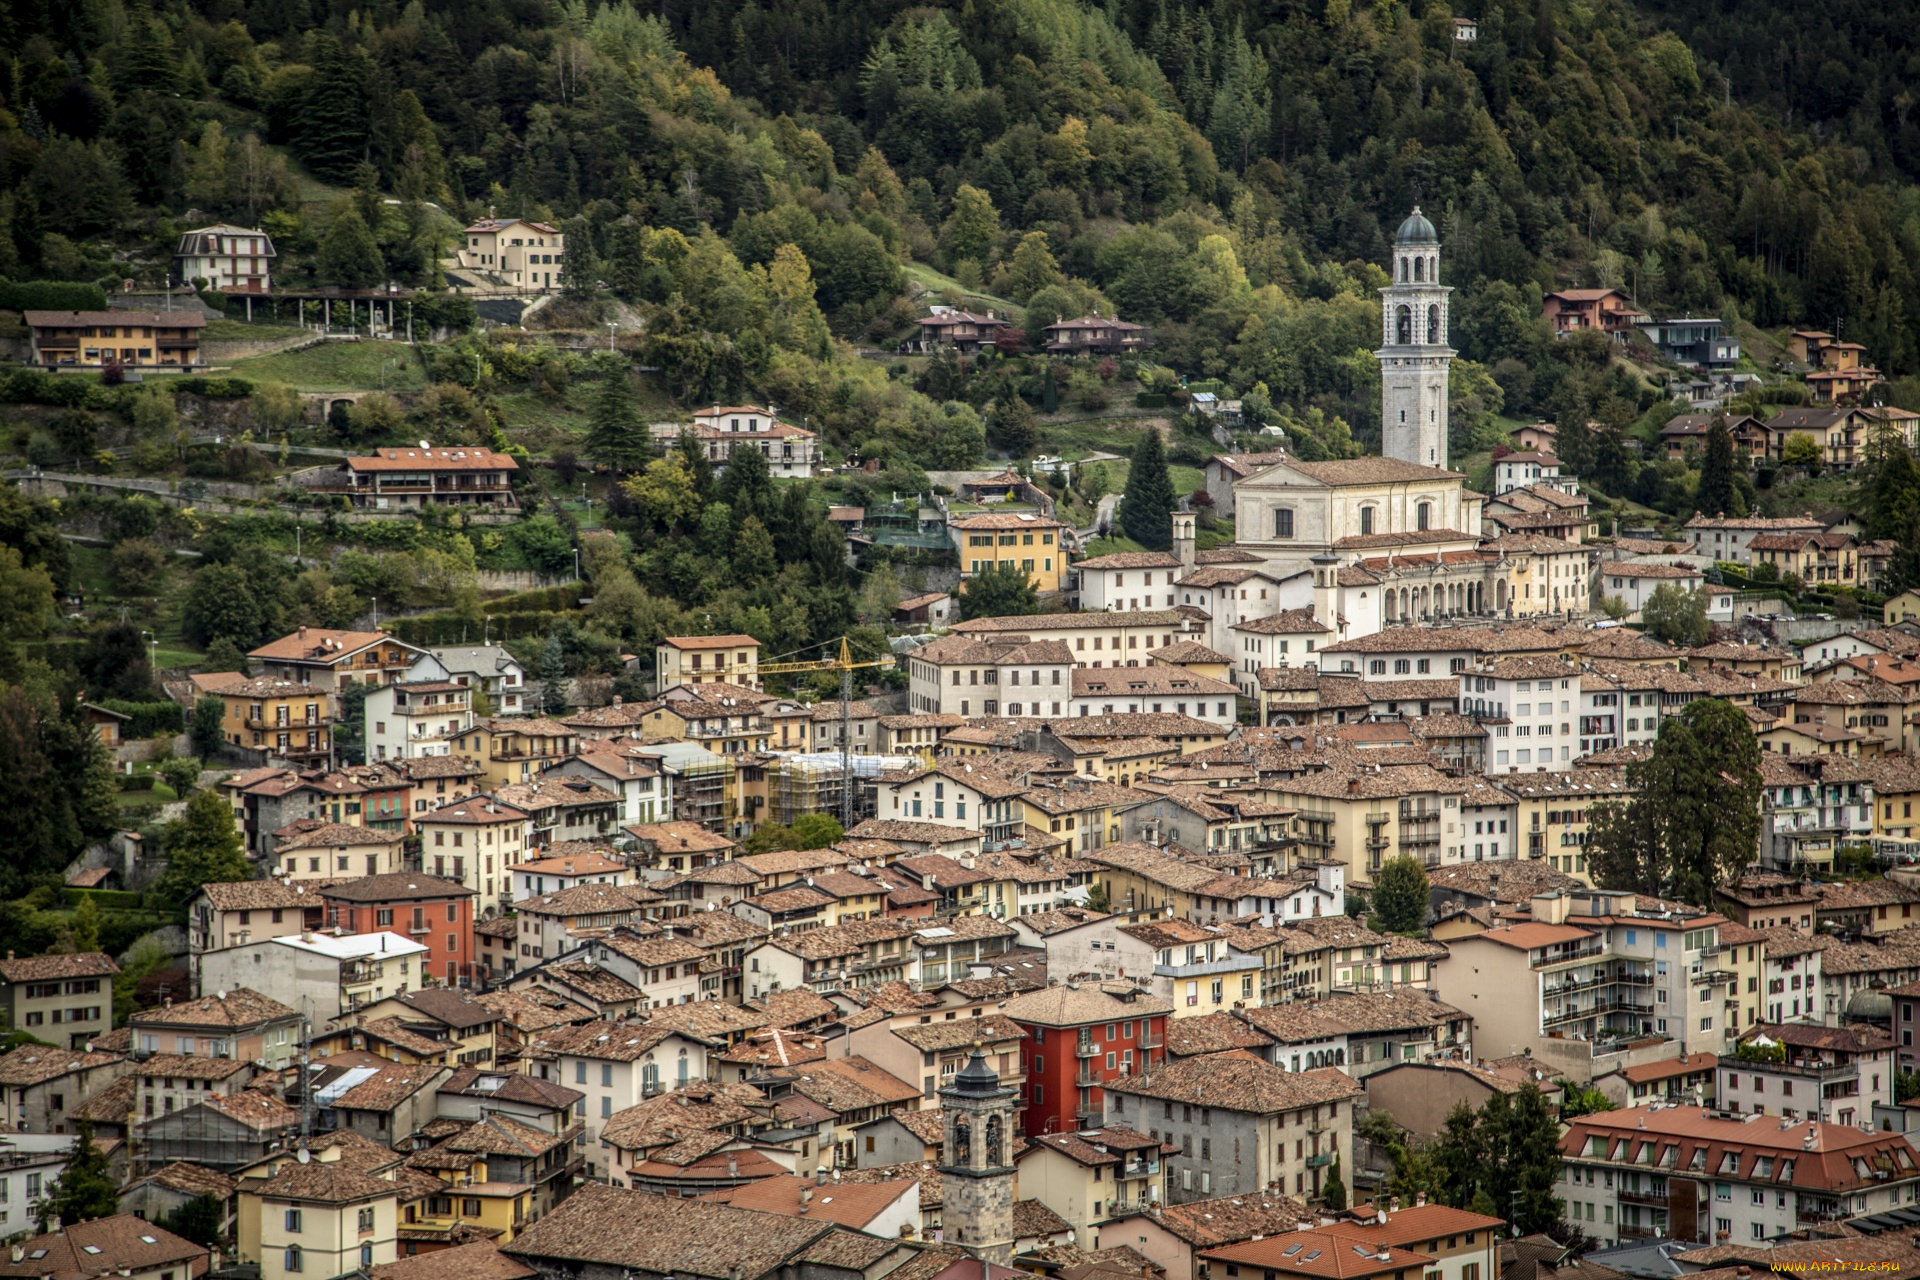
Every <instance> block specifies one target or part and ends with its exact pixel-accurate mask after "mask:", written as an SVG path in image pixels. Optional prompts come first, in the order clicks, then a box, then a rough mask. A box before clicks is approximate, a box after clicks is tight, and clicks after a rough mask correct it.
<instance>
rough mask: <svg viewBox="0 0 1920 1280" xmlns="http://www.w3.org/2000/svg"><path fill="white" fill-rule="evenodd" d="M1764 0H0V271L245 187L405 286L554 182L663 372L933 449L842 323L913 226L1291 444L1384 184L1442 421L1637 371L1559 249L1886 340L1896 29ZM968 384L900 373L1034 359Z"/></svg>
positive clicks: (262, 204)
mask: <svg viewBox="0 0 1920 1280" xmlns="http://www.w3.org/2000/svg"><path fill="white" fill-rule="evenodd" d="M1763 8H1764V12H1762V10H1761V9H1757V8H1756V7H1755V6H1750V5H1749V6H1740V7H1739V8H1738V11H1737V12H1734V11H1728V12H1727V13H1725V14H1723V13H1722V12H1721V10H1720V8H1719V7H1717V6H1709V5H1705V4H1697V5H1696V4H1682V5H1680V6H1677V7H1674V8H1672V9H1671V11H1670V9H1669V7H1667V6H1652V5H1648V6H1645V7H1636V6H1633V5H1630V4H1627V3H1623V2H1620V0H1612V2H1602V3H1596V4H1592V5H1588V6H1576V5H1567V4H1563V3H1561V2H1560V0H1506V2H1505V3H1490V4H1489V5H1488V7H1487V8H1485V9H1484V10H1483V11H1481V12H1478V13H1473V14H1471V15H1470V16H1472V17H1473V18H1475V19H1477V24H1478V38H1477V40H1475V41H1474V42H1472V43H1470V44H1469V43H1462V42H1460V41H1457V40H1456V39H1455V24H1454V22H1453V14H1452V13H1451V12H1450V11H1449V10H1447V9H1445V8H1443V7H1440V6H1438V5H1426V6H1419V5H1415V6H1413V7H1411V8H1409V7H1406V6H1403V5H1400V4H1395V3H1379V4H1373V5H1357V4H1354V3H1353V0H1324V2H1322V0H1315V2H1313V3H1263V4H1255V3H1227V2H1224V0H1222V2H1214V3H1198V4H1167V3H1165V0H1114V3H1112V4H1110V5H1107V6H1105V7H1091V6H1087V5H1083V4H1080V3H1076V2H1075V0H961V2H960V3H957V4H945V5H937V6H915V7H910V8H909V7H904V6H897V5H889V4H881V3H875V2H874V0H703V2H702V3H699V4H691V3H686V2H685V0H662V2H661V3H659V4H643V5H640V6H637V7H636V6H635V5H633V4H631V3H628V0H620V2H619V3H616V4H594V3H590V2H589V0H571V2H554V3H547V2H543V0H462V2H460V3H450V2H430V0H412V2H411V3H407V4H405V5H402V4H399V3H396V2H394V0H387V2H384V3H375V4H371V5H367V6H355V5H349V4H347V3H345V0H335V3H333V4H331V5H328V4H326V3H324V2H323V0H253V2H252V3H248V2H247V0H195V2H193V3H186V2H184V0H161V2H160V3H157V4H153V5H147V4H140V5H129V4H124V3H122V2H121V0H89V2H88V3H84V4H79V5H55V4H52V3H50V2H49V0H34V2H30V3H20V4H15V5H12V6H10V7H8V9H7V10H6V11H5V13H4V14H3V15H0V46H4V47H5V48H6V49H7V50H9V51H11V56H10V57H9V58H8V59H7V60H6V61H5V62H3V63H0V102H3V105H4V111H0V189H4V191H5V193H6V194H5V195H0V275H8V276H13V277H15V278H69V279H94V278H108V279H110V278H115V277H117V276H119V275H120V274H122V273H123V272H137V269H138V267H139V265H140V264H141V263H142V262H146V263H149V264H151V263H155V262H158V261H160V260H161V259H162V258H163V257H164V252H165V246H166V244H167V243H168V237H169V236H170V235H171V233H172V232H173V230H174V228H175V227H177V226H179V225H182V219H183V218H184V217H185V215H186V214H187V213H188V212H189V210H191V211H193V212H194V213H195V214H196V215H198V216H210V215H213V214H220V215H224V216H231V217H239V218H249V219H258V220H264V222H265V224H266V225H267V226H268V227H269V229H270V230H272V231H274V233H275V234H276V237H277V239H278V242H279V243H280V244H281V245H282V247H283V262H282V263H281V266H280V270H281V272H282V274H283V276H285V277H286V278H288V279H294V280H298V279H300V278H301V275H302V273H303V272H304V273H307V274H308V277H309V278H311V279H314V280H319V281H323V282H324V281H327V280H333V281H335V282H341V283H351V282H361V283H366V282H371V281H372V280H374V279H378V278H381V277H391V278H397V279H400V280H402V281H410V282H415V283H431V282H432V281H433V279H434V278H435V272H436V266H435V264H436V260H437V259H438V258H440V257H441V256H442V255H443V254H444V253H445V252H446V251H447V250H448V248H449V237H450V236H451V235H452V234H453V233H454V232H455V231H456V230H457V223H456V221H455V220H456V219H462V220H463V219H467V218H471V217H476V216H482V215H484V213H485V212H486V210H487V209H489V208H494V209H497V210H498V211H500V212H501V213H503V214H504V213H515V214H523V215H533V216H540V217H547V218H551V219H553V220H555V221H558V222H561V223H563V224H565V227H566V229H567V230H568V231H569V232H570V233H572V235H573V236H574V239H573V240H572V242H571V243H572V244H573V245H575V246H581V247H585V246H588V245H591V247H592V250H593V252H592V254H591V255H589V254H587V253H583V252H575V253H574V254H573V262H572V263H571V264H570V271H571V273H572V275H573V276H574V278H575V281H576V284H577V286H578V287H579V288H581V289H585V290H588V291H590V289H591V285H592V283H593V279H598V280H601V281H604V282H605V284H607V285H608V286H610V287H611V289H612V290H613V292H614V293H615V294H616V295H618V296H619V297H621V298H623V299H626V300H628V301H630V302H632V303H634V304H637V305H640V306H642V307H643V308H644V309H645V310H646V314H647V316H648V338H647V343H648V352H649V354H650V355H651V356H652V358H653V362H654V363H656V364H658V365H660V366H661V367H662V368H663V370H664V371H665V373H664V378H665V381H666V385H667V389H668V390H669V391H670V392H671V393H673V394H674V395H676V396H679V397H681V398H682V399H683V400H684V401H687V402H691V401H693V400H698V399H705V398H709V397H724V396H731V395H745V394H749V393H752V394H759V395H766V396H775V397H778V398H779V400H780V403H782V404H785V405H790V406H792V407H793V408H794V409H796V410H797V411H802V412H806V413H809V414H811V415H812V417H813V418H814V419H815V420H816V421H818V422H819V423H820V424H821V425H823V426H824V427H825V429H826V430H827V432H828V433H829V436H830V438H832V439H834V440H835V442H836V443H837V444H839V445H841V446H843V447H857V448H860V449H862V450H863V451H864V452H865V456H880V457H883V458H885V457H891V458H898V459H900V460H903V461H908V462H912V463H916V464H919V465H922V466H926V465H935V464H943V465H954V464H956V463H957V462H960V461H965V460H967V456H968V455H970V454H974V453H977V452H978V445H977V443H975V442H977V441H978V439H979V427H978V424H977V422H969V421H967V420H965V419H959V420H955V419H954V418H953V417H952V415H950V414H948V413H946V412H944V411H942V410H941V409H939V408H938V407H937V405H935V404H933V403H930V402H928V401H926V400H925V399H924V398H922V397H921V396H919V395H917V394H915V393H913V392H912V391H910V390H908V389H906V388H902V387H901V386H899V385H898V384H889V383H887V382H886V380H885V379H883V378H879V377H878V376H877V371H876V370H874V369H872V368H870V367H868V368H862V367H859V366H858V364H857V362H852V361H850V360H848V359H846V358H845V357H844V356H842V355H836V350H837V349H836V348H835V346H834V345H833V342H832V339H833V338H834V337H835V336H837V337H840V338H846V339H852V340H855V341H859V342H863V343H868V344H872V343H887V342H891V341H893V340H896V339H898V338H901V337H904V336H907V335H909V334H910V332H911V320H912V311H911V308H910V305H909V303H908V302H907V300H906V299H905V297H903V291H904V289H905V286H906V284H907V280H908V276H907V274H906V269H908V268H910V267H911V266H912V264H914V263H923V264H927V265H929V266H931V267H935V268H938V269H939V270H940V271H943V272H945V273H947V274H948V275H949V276H950V277H951V278H952V279H954V280H957V281H958V282H959V284H960V285H961V286H962V287H963V288H966V289H970V290H977V291H980V292H981V293H982V294H983V295H985V296H987V297H991V298H998V299H1004V300H1007V301H1009V302H1011V303H1012V304H1013V310H1014V312H1015V315H1016V316H1017V317H1023V318H1024V319H1025V321H1026V332H1027V340H1028V342H1029V343H1032V342H1035V341H1037V338H1038V329H1039V328H1040V326H1042V325H1044V324H1045V323H1047V322H1049V321H1051V320H1052V319H1053V318H1055V317H1056V316H1058V315H1061V314H1074V313H1078V312H1080V311H1084V310H1087V309H1090V308H1093V307H1096V306H1098V307H1104V308H1110V309H1112V310H1114V311H1117V312H1118V313H1119V314H1120V315H1121V316H1123V317H1125V318H1128V319H1132V320H1137V321H1141V322H1144V323H1149V324H1152V325H1154V326H1155V327H1156V331H1157V334H1158V337H1159V355H1158V358H1159V360H1160V361H1161V362H1162V363H1163V364H1164V365H1165V366H1167V367H1168V368H1170V369H1171V370H1173V371H1176V372H1178V373H1180V374H1185V375H1189V376H1215V377H1221V378H1225V379H1228V380H1230V381H1231V383H1232V384H1233V385H1235V386H1237V387H1240V388H1243V389H1251V395H1252V402H1253V403H1254V404H1255V405H1261V404H1265V403H1271V404H1272V405H1273V406H1274V410H1275V413H1276V415H1277V416H1279V417H1281V418H1282V419H1283V420H1285V421H1288V422H1289V423H1290V424H1291V425H1292V427H1293V428H1294V431H1295V434H1296V435H1297V436H1299V437H1300V438H1301V440H1302V447H1303V450H1304V451H1305V452H1308V453H1310V454H1311V453H1314V452H1316V451H1318V450H1320V449H1324V450H1326V451H1330V452H1341V451H1344V450H1346V449H1349V448H1351V447H1352V446H1351V444H1350V443H1349V436H1348V428H1349V425H1350V426H1351V428H1352V429H1353V430H1354V431H1355V432H1358V433H1360V434H1361V435H1362V436H1363V437H1364V436H1366V435H1367V434H1368V433H1370V432H1371V430H1372V428H1373V427H1374V426H1375V423H1374V422H1373V418H1374V416H1375V413H1376V410H1375V408H1374V401H1375V386H1376V381H1375V380H1376V374H1375V371H1374V367H1373V361H1372V359H1371V358H1370V357H1369V356H1367V355H1366V354H1365V352H1366V351H1367V350H1368V349H1369V348H1370V347H1371V346H1372V345H1373V341H1374V326H1375V325H1376V323H1377V322H1376V318H1375V314H1376V313H1375V304H1374V298H1373V293H1372V291H1373V288H1374V287H1375V286H1376V285H1377V284H1379V283H1380V282H1381V281H1382V279H1383V277H1382V276H1381V275H1380V273H1379V270H1378V267H1377V265H1376V264H1377V263H1379V262H1380V261H1382V260H1383V259H1384V257H1385V253H1386V235H1387V232H1388V230H1390V228H1391V227H1392V225H1394V223H1395V222H1396V221H1397V219H1398V218H1399V217H1400V216H1402V215H1403V213H1404V211H1405V209H1406V208H1407V206H1409V205H1410V204H1412V203H1414V202H1415V201H1416V200H1417V201H1418V202H1420V203H1421V204H1422V205H1424V206H1425V207H1426V209H1427V210H1428V212H1429V213H1430V214H1432V215H1434V217H1435V221H1436V222H1437V223H1438V224H1439V226H1440V228H1441V231H1442V234H1443V236H1444V238H1445V272H1446V278H1447V280H1448V282H1449V283H1451V284H1453V285H1455V286H1457V287H1458V288H1459V289H1460V290H1461V292H1460V294H1459V295H1458V296H1457V298H1456V305H1455V320H1454V329H1453V333H1454V340H1455V344H1456V345H1457V346H1458V347H1460V348H1461V350H1462V352H1463V354H1464V356H1465V357H1466V360H1465V361H1463V362H1462V364H1461V365H1459V366H1457V367H1456V370H1455V377H1454V388H1455V397H1456V407H1457V409H1458V410H1459V412H1458V422H1457V426H1456V430H1457V431H1458V432H1459V433H1461V434H1462V435H1463V436H1466V437H1471V436H1472V435H1473V433H1474V432H1475V430H1476V427H1477V426H1478V425H1480V424H1484V423H1485V422H1486V421H1487V420H1488V419H1489V418H1490V416H1491V415H1492V414H1493V413H1494V412H1497V411H1501V410H1504V411H1505V412H1506V413H1508V414H1511V415H1527V414H1541V415H1546V416H1553V417H1557V418H1559V419H1561V420H1562V421H1571V420H1580V421H1584V420H1585V418H1586V417H1589V416H1592V417H1598V418H1599V419H1601V420H1602V421H1609V422H1624V421H1630V420H1631V419H1632V418H1633V417H1634V416H1635V415H1637V414H1638V413H1639V412H1640V411H1642V410H1644V409H1645V408H1646V407H1647V405H1648V403H1650V402H1651V396H1650V394H1649V392H1648V391H1647V389H1646V388H1645V387H1643V386H1639V385H1637V384H1636V382H1635V380H1634V379H1632V378H1629V377H1625V376H1623V375H1622V374H1621V372H1620V371H1619V369H1618V368H1617V367H1616V368H1615V369H1613V370H1611V371H1609V370H1607V369H1606V368H1605V361H1604V360H1603V359H1594V358H1592V353H1584V354H1583V352H1582V351H1581V350H1579V349H1578V348H1576V347H1574V346H1571V345H1569V344H1555V343H1553V342H1552V341H1551V340H1550V338H1549V337H1548V336H1547V335H1546V333H1545V331H1544V329H1543V328H1542V327H1541V326H1540V325H1539V324H1538V323H1537V321H1536V318H1537V316H1538V299H1539V295H1540V293H1541V292H1542V291H1543V290H1545V289H1549V288H1554V287H1560V286H1565V285H1569V284H1596V283H1604V284H1617V285H1620V286H1621V287H1623V288H1626V289H1628V290H1629V291H1630V292H1632V293H1633V294H1634V295H1635V296H1636V297H1637V299H1638V301H1639V302H1640V304H1641V305H1642V307H1643V308H1645V309H1648V310H1659V311H1676V312H1677V311H1692V312H1707V313H1711V314H1721V315H1725V316H1727V317H1728V318H1729V319H1741V320H1745V321H1748V322H1751V323H1753V324H1757V325H1760V326H1772V327H1777V326H1780V325H1783V324H1787V323H1817V324H1819V325H1821V326H1824V327H1831V326H1833V325H1835V324H1842V325H1844V332H1845V335H1846V336H1847V337H1848V338H1849V339H1853V340H1858V341H1861V342H1864V343H1865V344H1866V345H1867V347H1868V348H1869V353H1870V357H1869V358H1870V359H1872V360H1873V361H1874V362H1875V363H1876V364H1877V365H1878V366H1879V367H1880V368H1881V369H1883V370H1885V371H1887V372H1888V373H1889V374H1892V375H1896V376H1898V375H1904V374H1911V373H1913V372H1914V371H1915V368H1916V366H1917V365H1920V315H1916V313H1915V311H1914V307H1915V303H1914V302H1913V293H1914V289H1913V284H1914V282H1913V279H1912V263H1913V262H1914V261H1915V260H1916V258H1917V257H1920V195H1917V194H1916V191H1915V190H1914V188H1913V187H1912V186H1910V185H1908V177H1909V174H1910V171H1911V169H1912V165H1913V163H1914V156H1915V154H1916V150H1915V146H1914V143H1913V141H1912V139H1913V137H1914V130H1915V128H1916V127H1920V126H1916V125H1909V124H1908V123H1907V116H1908V103H1907V99H1908V97H1909V96H1910V95H1909V94H1907V93H1906V92H1905V91H1903V90H1900V89H1899V81H1900V78H1901V76H1902V75H1904V73H1905V70H1906V65H1907V64H1906V59H1907V57H1908V56H1909V53H1908V47H1909V45H1908V42H1909V40H1910V37H1909V36H1908V35H1907V33H1906V32H1905V31H1903V30H1898V29H1896V28H1895V27H1892V26H1889V25H1888V24H1889V23H1892V22H1894V21H1896V20H1895V19H1894V18H1893V17H1892V16H1891V15H1888V16H1886V17H1884V18H1882V17H1874V18H1873V21H1872V22H1871V23H1869V24H1868V25H1867V29H1868V30H1870V31H1871V33H1872V38H1871V39H1870V40H1869V41H1868V42H1866V44H1865V45H1864V46H1863V44H1862V42H1861V41H1860V40H1859V38H1858V36H1857V35H1856V34H1855V33H1854V31H1853V30H1852V29H1849V28H1848V24H1846V23H1842V22H1839V21H1838V20H1837V19H1835V17H1834V16H1833V13H1832V11H1831V10H1830V9H1818V10H1813V9H1797V10H1792V11H1789V8H1788V7H1787V6H1784V5H1769V6H1764V7H1763ZM1776 10H1777V11H1778V12H1777V13H1775V11H1776ZM1768 14H1774V16H1775V17H1777V18H1778V21H1777V22H1775V21H1772V20H1770V19H1769V18H1768V16H1767V15H1768ZM1666 23H1671V24H1673V25H1674V26H1676V27H1677V29H1678V30H1677V32H1676V30H1674V29H1669V28H1668V27H1667V26H1663V24H1666ZM1837 29H1849V34H1848V36H1847V37H1846V41H1845V43H1836V41H1837V40H1838V37H1833V38H1829V35H1830V33H1831V32H1832V31H1833V30H1837ZM1796 33H1797V34H1798V35H1799V36H1800V37H1802V39H1801V40H1800V41H1798V42H1796V40H1795V38H1794V37H1795V35H1796ZM1823 33H1824V34H1823ZM1683 36H1685V37H1687V38H1688V39H1692V40H1694V41H1696V44H1695V45H1694V46H1693V47H1689V44H1688V43H1687V40H1686V39H1683V38H1682V37H1683ZM1789 49H1790V50H1791V51H1790V52H1788V50H1789ZM1843 85H1844V86H1849V88H1847V89H1846V90H1845V91H1842V89H1841V86H1843ZM316 179H317V180H319V181H320V182H323V183H326V184H329V185H328V187H326V188H324V189H318V194H316V189H315V188H314V187H313V185H312V184H313V181H314V180H316ZM348 191H351V192H353V193H355V194H354V196H353V198H351V199H346V198H342V199H330V198H326V197H327V196H328V194H329V193H345V192H348ZM443 211H444V212H443ZM446 215H451V216H450V217H449V216H446ZM784 246H792V248H790V249H788V248H783V247H784ZM589 276H591V277H592V278H591V279H590V278H588V277H589ZM809 295H811V296H810V297H809ZM816 304H817V308H818V309H817V310H816ZM840 350H843V349H840ZM1003 381H1004V379H1003ZM972 383H973V384H977V385H971V384H970V385H964V386H956V385H944V384H943V385H935V386H932V387H928V386H926V385H925V380H924V379H923V380H922V387H921V389H922V390H930V391H932V392H933V393H934V399H935V400H937V401H959V400H965V401H970V402H971V403H972V404H973V405H974V406H975V407H976V408H978V409H981V410H983V411H989V412H990V409H991V406H992V405H994V404H996V403H998V402H1001V401H1004V400H1006V399H1007V398H1008V397H1010V396H1011V394H1012V393H1013V392H1014V391H1015V390H1021V391H1026V392H1028V393H1032V392H1033V391H1034V390H1035V389H1034V388H1032V387H1026V386H1014V385H1001V384H1000V383H994V382H992V381H991V379H981V378H975V379H973V380H972ZM1314 410H1319V411H1320V412H1317V413H1314V412H1312V411H1314ZM1310 414H1311V416H1310ZM956 421H957V427H956ZM952 430H957V434H958V443H953V442H950V441H947V440H945V439H944V437H946V436H947V435H949V434H950V433H951V431H952Z"/></svg>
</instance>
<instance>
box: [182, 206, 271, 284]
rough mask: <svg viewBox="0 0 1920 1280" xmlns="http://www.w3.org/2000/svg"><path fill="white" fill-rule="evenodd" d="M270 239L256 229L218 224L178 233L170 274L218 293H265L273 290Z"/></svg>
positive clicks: (223, 223)
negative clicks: (197, 282) (172, 272)
mask: <svg viewBox="0 0 1920 1280" xmlns="http://www.w3.org/2000/svg"><path fill="white" fill-rule="evenodd" d="M277 256H278V255H277V254H276V253H275V252H274V249H273V238H272V237H271V236H269V235H268V234H267V233H266V232H264V231H262V230H261V229H260V228H258V227H236V226H233V225H232V224H230V223H225V222H219V223H215V224H214V225H213V226H210V227H201V228H199V229H197V230H194V231H183V232H181V233H180V243H179V245H178V246H177V247H175V249H174V251H173V266H174V274H175V275H177V276H178V277H179V278H180V279H181V280H183V281H194V280H204V281H205V282H206V284H207V287H208V288H210V289H212V290H214V291H215V292H218V293H268V292H270V291H271V290H272V288H273V260H274V258H275V257H277Z"/></svg>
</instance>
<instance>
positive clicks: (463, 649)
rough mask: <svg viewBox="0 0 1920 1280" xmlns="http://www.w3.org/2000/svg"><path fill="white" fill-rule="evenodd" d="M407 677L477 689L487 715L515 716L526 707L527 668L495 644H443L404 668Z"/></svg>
mask: <svg viewBox="0 0 1920 1280" xmlns="http://www.w3.org/2000/svg"><path fill="white" fill-rule="evenodd" d="M406 678H407V679H409V680H452V681H454V682H455V683H457V684H464V685H469V686H471V687H472V688H474V689H477V690H479V691H480V693H481V694H483V695H484V696H485V697H486V700H487V702H488V703H489V704H490V705H489V706H488V707H487V714H489V715H500V716H517V715H519V714H520V713H521V712H523V711H525V710H526V706H525V705H524V704H523V703H522V701H521V699H522V698H524V697H525V696H526V687H527V671H526V668H525V667H523V666H521V665H520V660H519V659H518V658H516V657H514V656H513V655H512V654H510V653H508V652H507V650H506V648H505V646H503V645H497V644H469V645H443V646H441V647H440V648H437V649H434V650H432V651H431V652H429V653H424V654H422V655H420V657H419V658H418V659H416V660H415V662H414V664H413V665H412V666H411V667H408V668H407V676H406Z"/></svg>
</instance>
